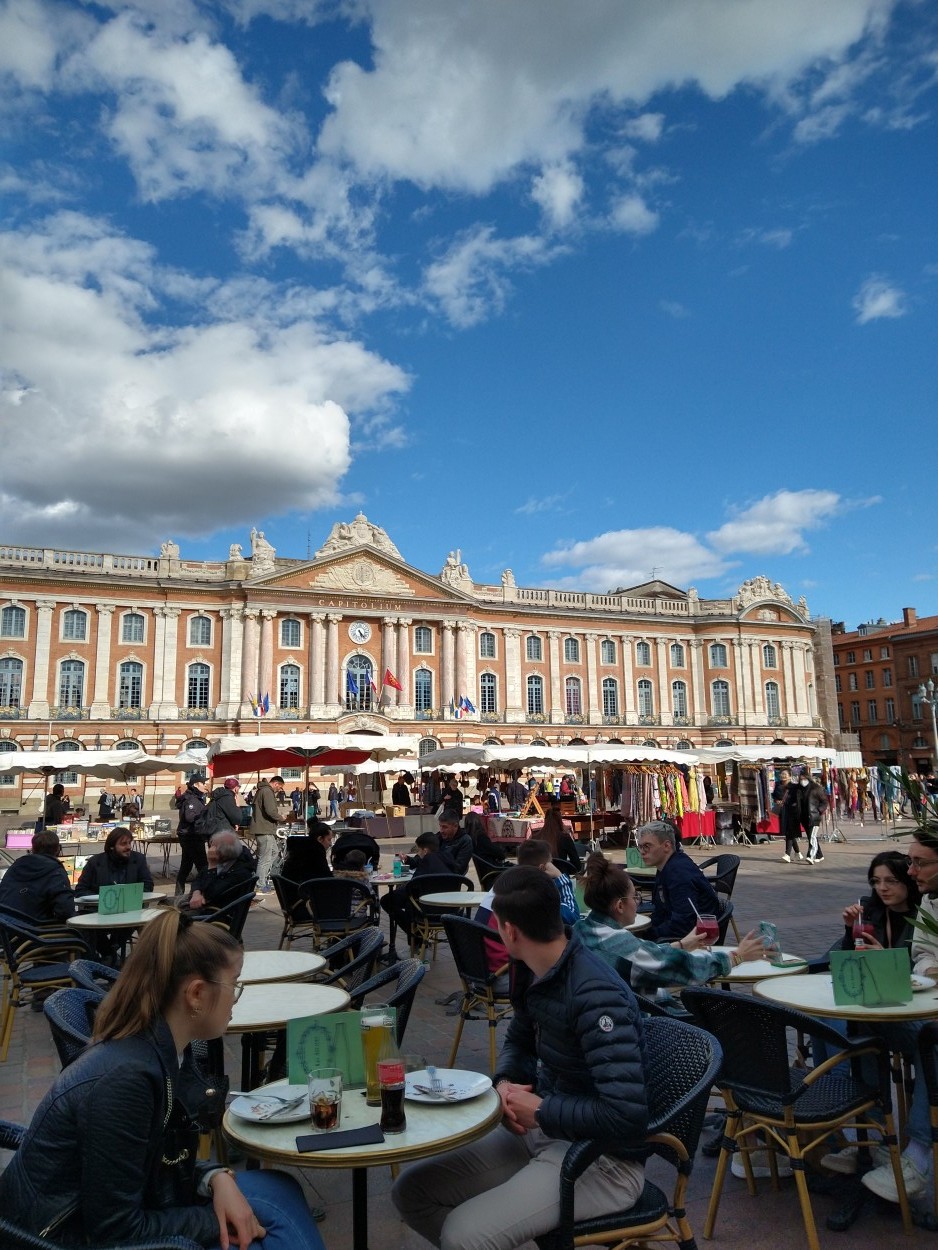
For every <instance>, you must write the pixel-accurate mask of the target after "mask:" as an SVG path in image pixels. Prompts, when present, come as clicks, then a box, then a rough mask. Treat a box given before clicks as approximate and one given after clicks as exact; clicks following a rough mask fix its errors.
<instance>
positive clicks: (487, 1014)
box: [442, 916, 511, 1072]
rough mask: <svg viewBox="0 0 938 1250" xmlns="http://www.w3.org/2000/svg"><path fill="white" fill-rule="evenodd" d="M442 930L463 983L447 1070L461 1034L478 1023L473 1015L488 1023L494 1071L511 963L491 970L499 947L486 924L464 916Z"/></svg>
mask: <svg viewBox="0 0 938 1250" xmlns="http://www.w3.org/2000/svg"><path fill="white" fill-rule="evenodd" d="M442 924H443V928H444V930H445V932H446V937H447V940H448V941H449V948H450V950H451V951H452V953H453V962H454V964H455V965H456V975H457V976H458V977H459V980H460V981H461V983H462V1002H461V1003H460V1004H459V1023H458V1024H457V1025H456V1036H455V1037H454V1038H453V1048H452V1050H451V1051H450V1054H449V1063H448V1066H449V1067H452V1066H453V1064H454V1063H455V1062H456V1055H457V1053H458V1051H459V1043H460V1041H461V1039H462V1031H463V1028H464V1026H465V1023H466V1021H467V1020H476V1019H479V1018H480V1017H479V1016H473V1014H472V1013H473V1011H476V1010H478V1011H480V1012H482V1013H483V1014H482V1017H481V1018H483V1019H485V1020H488V1022H489V1068H490V1070H491V1071H492V1072H494V1071H495V1029H496V1027H497V1025H498V1022H499V1020H503V1019H504V1018H505V1017H506V1016H507V1015H508V1014H509V1013H510V1011H511V999H510V998H509V994H508V961H507V959H506V961H505V963H504V964H503V965H501V966H500V967H499V968H498V969H497V970H496V971H494V972H493V971H492V969H491V968H490V967H489V951H490V950H491V949H492V948H493V945H495V946H497V945H499V942H498V935H497V934H496V933H494V932H493V931H492V930H491V929H489V928H488V927H487V926H486V925H484V924H478V923H477V922H476V921H475V920H468V919H467V918H466V917H465V916H444V917H443V918H442Z"/></svg>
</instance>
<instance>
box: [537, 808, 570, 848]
mask: <svg viewBox="0 0 938 1250" xmlns="http://www.w3.org/2000/svg"><path fill="white" fill-rule="evenodd" d="M565 833H566V829H564V827H563V817H562V816H561V814H560V809H559V808H558V807H548V809H547V811H546V812H545V813H544V826H543V828H542V829H541V837H542V838H543V839H544V841H545V842H546V843H547V845H548V846H549V847H550V853H551V857H552V858H553V859H559V858H560V839H561V838H562V837H563V835H564V834H565Z"/></svg>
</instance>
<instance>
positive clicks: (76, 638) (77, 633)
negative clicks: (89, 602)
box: [62, 608, 88, 642]
mask: <svg viewBox="0 0 938 1250" xmlns="http://www.w3.org/2000/svg"><path fill="white" fill-rule="evenodd" d="M62 637H63V638H64V639H65V640H66V641H67V642H84V641H85V639H86V638H87V637H88V614H87V612H82V611H81V609H80V608H69V610H68V611H67V612H64V613H63V614H62Z"/></svg>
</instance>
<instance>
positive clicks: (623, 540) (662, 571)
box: [542, 526, 730, 592]
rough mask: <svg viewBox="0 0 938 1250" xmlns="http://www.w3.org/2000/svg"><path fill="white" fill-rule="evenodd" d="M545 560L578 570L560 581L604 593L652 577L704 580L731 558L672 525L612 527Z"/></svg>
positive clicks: (680, 582) (681, 582)
mask: <svg viewBox="0 0 938 1250" xmlns="http://www.w3.org/2000/svg"><path fill="white" fill-rule="evenodd" d="M542 562H543V563H544V564H545V565H547V567H548V568H570V569H576V570H578V571H577V572H576V574H575V576H570V577H565V578H564V579H563V581H562V583H561V584H564V585H567V584H569V585H571V586H578V587H580V589H584V588H585V589H587V590H595V591H600V592H602V591H605V590H611V589H613V588H614V587H617V586H626V587H627V586H636V585H640V584H641V583H642V582H647V581H649V580H651V577H652V570H656V572H655V574H654V576H656V577H659V578H661V579H662V580H663V581H666V582H671V583H672V584H673V585H675V586H686V585H687V584H688V583H689V582H691V581H695V580H696V579H698V578H700V579H703V578H708V577H718V576H719V575H720V574H721V573H724V572H725V571H726V570H727V569H728V568H729V567H730V565H729V563H728V561H726V560H725V559H723V557H722V556H719V555H717V554H716V553H715V552H713V551H710V550H708V549H707V547H706V546H705V545H704V544H703V543H701V542H700V541H699V540H698V539H697V538H695V537H694V535H693V534H686V533H683V532H682V531H681V530H676V529H671V528H670V527H668V526H654V527H651V528H648V529H632V530H610V531H608V532H607V533H605V534H600V535H598V536H597V537H596V538H590V539H587V540H586V541H584V542H572V543H566V544H561V545H560V546H558V547H557V548H556V549H555V550H554V551H549V552H548V553H547V554H546V555H545V556H544V557H543V560H542Z"/></svg>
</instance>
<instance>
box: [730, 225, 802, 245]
mask: <svg viewBox="0 0 938 1250" xmlns="http://www.w3.org/2000/svg"><path fill="white" fill-rule="evenodd" d="M793 238H794V231H792V230H789V229H788V228H787V227H786V226H775V227H770V228H765V227H762V226H758V227H757V226H753V227H750V228H749V229H748V230H744V231H743V232H742V234H741V235H740V239H739V242H740V243H741V244H743V245H745V244H747V243H761V244H763V245H764V246H765V247H775V248H778V250H779V251H782V250H783V249H784V248H786V247H788V246H789V245H790V244H791V241H792V239H793Z"/></svg>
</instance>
